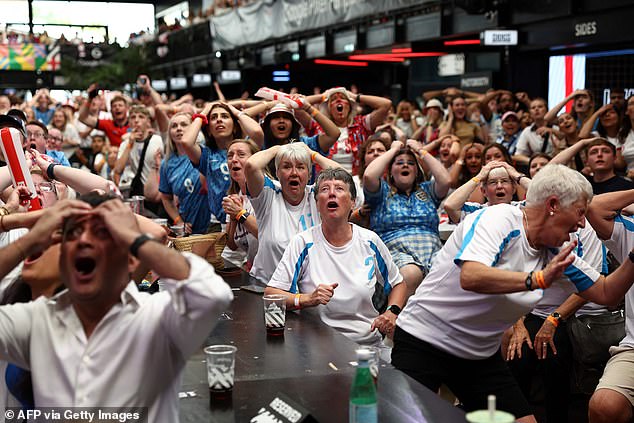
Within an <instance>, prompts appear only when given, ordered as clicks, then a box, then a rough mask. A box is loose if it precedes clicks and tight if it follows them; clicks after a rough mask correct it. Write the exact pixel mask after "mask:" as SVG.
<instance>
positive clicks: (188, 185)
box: [183, 178, 194, 194]
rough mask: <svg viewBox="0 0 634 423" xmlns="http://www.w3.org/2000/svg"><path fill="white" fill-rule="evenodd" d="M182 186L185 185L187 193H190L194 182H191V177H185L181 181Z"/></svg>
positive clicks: (192, 190)
mask: <svg viewBox="0 0 634 423" xmlns="http://www.w3.org/2000/svg"><path fill="white" fill-rule="evenodd" d="M183 186H184V187H185V189H186V190H187V192H188V193H190V194H192V193H193V192H194V183H193V182H192V180H191V179H189V178H187V179H185V181H184V182H183Z"/></svg>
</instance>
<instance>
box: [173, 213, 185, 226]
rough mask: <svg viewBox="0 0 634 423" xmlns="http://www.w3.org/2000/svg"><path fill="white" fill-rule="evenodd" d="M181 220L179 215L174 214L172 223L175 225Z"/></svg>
mask: <svg viewBox="0 0 634 423" xmlns="http://www.w3.org/2000/svg"><path fill="white" fill-rule="evenodd" d="M182 221H183V218H182V217H181V216H180V215H178V216H176V219H174V224H175V225H176V224H177V223H178V222H182Z"/></svg>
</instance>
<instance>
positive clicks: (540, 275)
mask: <svg viewBox="0 0 634 423" xmlns="http://www.w3.org/2000/svg"><path fill="white" fill-rule="evenodd" d="M535 282H537V286H538V287H540V288H541V289H546V288H547V286H546V280H545V279H544V271H543V270H540V271H539V272H535Z"/></svg>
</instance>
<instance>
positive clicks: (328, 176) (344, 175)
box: [315, 167, 357, 201]
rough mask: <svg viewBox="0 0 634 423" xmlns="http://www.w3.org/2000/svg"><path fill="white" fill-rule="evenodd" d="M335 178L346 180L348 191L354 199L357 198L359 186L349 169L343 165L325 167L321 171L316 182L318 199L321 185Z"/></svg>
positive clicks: (335, 179) (336, 179)
mask: <svg viewBox="0 0 634 423" xmlns="http://www.w3.org/2000/svg"><path fill="white" fill-rule="evenodd" d="M333 180H334V181H342V182H345V183H346V185H348V191H350V198H352V201H354V200H356V199H357V187H356V185H355V183H354V179H352V175H351V174H350V173H348V171H347V170H345V169H343V168H341V167H335V168H328V169H323V170H322V171H321V173H319V176H318V177H317V181H316V182H315V199H317V194H319V185H321V183H322V182H324V181H333Z"/></svg>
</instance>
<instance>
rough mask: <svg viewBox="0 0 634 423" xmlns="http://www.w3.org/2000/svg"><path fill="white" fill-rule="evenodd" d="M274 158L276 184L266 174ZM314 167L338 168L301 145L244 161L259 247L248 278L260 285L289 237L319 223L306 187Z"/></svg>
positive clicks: (281, 147) (261, 153)
mask: <svg viewBox="0 0 634 423" xmlns="http://www.w3.org/2000/svg"><path fill="white" fill-rule="evenodd" d="M273 159H275V168H276V171H277V178H278V181H274V180H272V179H271V178H269V177H268V176H266V174H265V169H266V167H267V165H268V164H269V162H270V161H271V160H273ZM313 164H315V165H317V166H319V167H320V168H322V169H327V168H329V167H333V168H335V167H340V166H339V164H337V163H336V162H334V161H332V160H330V159H328V158H326V157H324V156H322V155H320V154H319V153H317V152H314V151H312V150H311V149H310V148H309V147H308V146H307V145H306V144H304V143H301V142H294V143H291V144H286V145H275V146H273V147H271V148H269V149H267V150H262V151H259V152H257V153H255V154H254V155H252V156H251V157H250V158H249V159H248V160H247V163H246V167H245V176H246V182H247V189H248V193H249V197H250V200H251V204H252V206H253V209H254V210H255V215H256V216H257V220H258V244H259V246H258V252H257V254H256V256H255V259H254V261H253V267H252V268H251V276H253V277H254V278H256V279H257V280H259V281H260V282H262V283H268V281H269V280H270V279H271V275H273V271H274V270H275V267H276V266H277V263H278V262H279V261H280V259H281V258H282V255H283V254H284V250H285V249H286V247H287V246H288V243H289V242H290V240H291V238H292V237H293V236H295V235H296V234H297V233H299V232H302V231H305V230H307V229H309V228H311V227H312V226H314V225H315V224H316V223H319V213H318V211H317V206H316V203H315V197H314V196H313V195H312V193H313V188H314V187H313V185H308V181H309V179H310V174H311V170H312V166H313Z"/></svg>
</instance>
